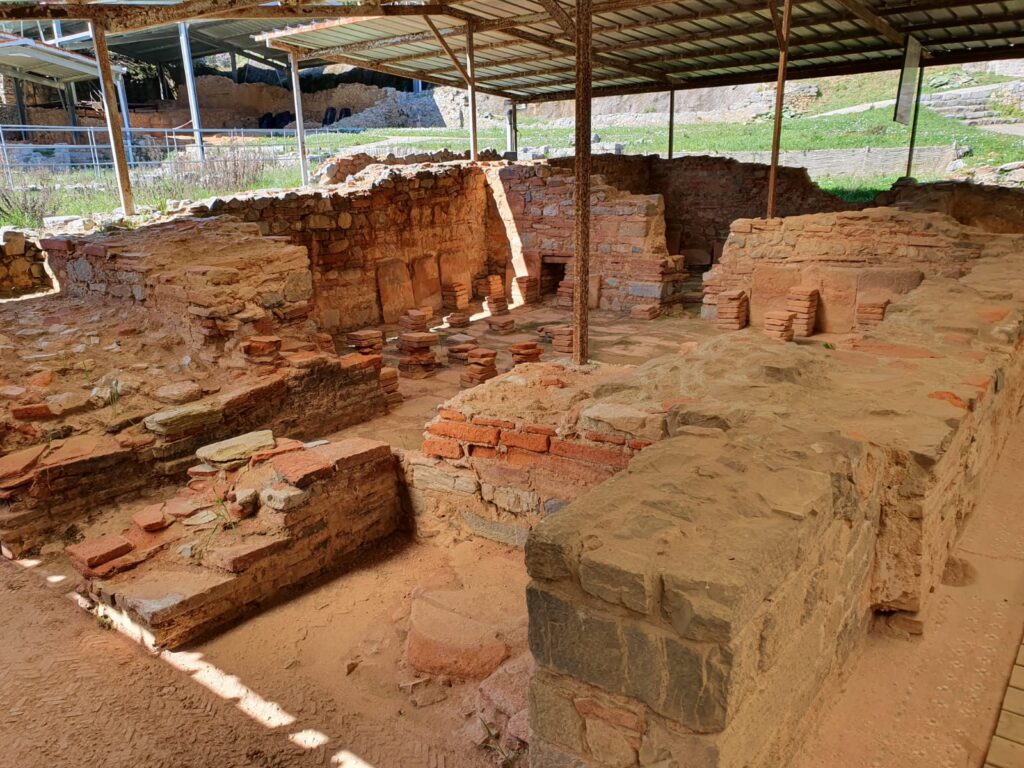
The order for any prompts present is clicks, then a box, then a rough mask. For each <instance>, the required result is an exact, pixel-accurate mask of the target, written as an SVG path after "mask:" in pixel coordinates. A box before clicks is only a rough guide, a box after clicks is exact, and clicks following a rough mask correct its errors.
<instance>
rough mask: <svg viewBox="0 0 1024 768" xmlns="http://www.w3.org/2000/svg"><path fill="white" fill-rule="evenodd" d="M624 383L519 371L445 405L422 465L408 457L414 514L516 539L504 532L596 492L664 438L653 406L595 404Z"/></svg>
mask: <svg viewBox="0 0 1024 768" xmlns="http://www.w3.org/2000/svg"><path fill="white" fill-rule="evenodd" d="M631 373H632V372H631V371H630V370H629V369H623V368H619V367H617V366H600V367H596V368H594V369H592V370H587V371H582V372H581V371H574V370H569V369H566V368H565V366H562V365H558V364H544V363H538V364H530V365H519V366H517V367H516V368H515V373H514V375H512V374H509V375H506V376H499V377H497V378H495V379H491V380H490V381H488V382H486V383H485V384H483V385H480V386H478V387H474V388H473V389H471V390H467V391H466V392H463V393H461V394H459V395H458V396H456V397H455V398H453V399H451V400H449V401H447V402H445V403H443V404H442V405H441V406H440V407H439V409H438V415H437V417H436V418H435V419H433V420H432V421H431V422H430V423H429V424H428V425H427V427H426V431H425V432H424V435H423V437H424V440H423V445H422V449H421V453H422V455H420V456H417V455H413V454H410V455H409V473H408V482H409V486H410V493H411V496H412V498H413V505H414V508H415V509H416V510H417V511H418V512H419V513H420V514H429V515H432V516H438V515H441V516H444V515H446V514H448V513H449V512H451V511H455V512H457V513H458V514H460V515H461V516H462V517H461V522H462V523H463V524H466V525H469V526H470V528H472V529H478V528H479V527H480V526H481V525H482V526H485V527H486V526H487V525H488V523H489V522H493V523H498V524H501V525H503V526H505V534H504V535H506V536H508V535H511V536H512V537H513V538H514V537H515V536H516V535H517V534H516V533H515V532H514V531H513V532H511V533H510V532H509V528H517V529H519V531H520V532H522V531H525V530H527V529H528V528H529V527H531V526H532V525H533V524H535V523H536V522H537V521H538V520H540V519H541V518H542V517H543V516H544V515H546V514H549V513H551V512H554V511H556V510H558V509H560V508H561V507H563V506H565V505H566V504H567V503H569V502H570V501H572V500H574V499H576V498H578V497H579V496H581V495H582V494H584V493H586V492H587V491H588V490H590V489H591V488H593V487H595V486H597V485H599V484H600V483H603V482H604V481H605V480H607V479H608V478H609V477H611V476H612V475H614V474H615V473H616V472H619V471H621V470H622V469H624V468H625V467H626V465H627V464H628V463H629V461H630V459H631V458H632V457H633V456H635V455H637V454H638V453H639V452H640V451H642V450H643V449H645V448H646V447H648V446H649V445H651V444H652V443H653V442H654V441H656V440H658V439H660V438H661V436H662V434H663V431H664V415H663V413H662V412H661V407H660V403H655V402H642V401H636V402H631V403H629V404H626V403H614V402H609V401H607V399H605V398H600V397H596V396H595V392H597V391H599V390H600V388H601V387H604V386H607V387H610V388H614V386H615V382H620V381H622V380H623V379H624V378H628V377H629V376H630V375H631ZM481 521H485V522H481ZM494 530H498V528H495V529H494Z"/></svg>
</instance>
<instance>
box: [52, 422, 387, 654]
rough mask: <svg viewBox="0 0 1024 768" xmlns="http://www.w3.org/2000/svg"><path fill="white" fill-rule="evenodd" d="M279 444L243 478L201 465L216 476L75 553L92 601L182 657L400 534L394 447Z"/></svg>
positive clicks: (254, 460)
mask: <svg viewBox="0 0 1024 768" xmlns="http://www.w3.org/2000/svg"><path fill="white" fill-rule="evenodd" d="M271 445H272V446H273V447H270V448H266V449H264V450H262V451H261V452H259V453H256V454H255V455H252V457H251V458H250V457H245V458H246V459H247V460H248V463H247V464H246V466H244V467H243V468H242V469H241V470H238V471H237V472H235V471H228V472H227V473H221V474H217V473H216V470H213V469H210V470H204V469H203V468H202V467H200V468H199V470H198V471H200V472H204V471H210V472H212V473H213V476H211V477H209V478H207V479H205V480H200V481H198V482H195V481H194V482H193V483H190V485H189V487H187V488H183V489H181V490H180V491H179V492H178V493H177V494H176V495H175V496H172V497H171V498H169V499H168V500H167V501H166V502H162V503H158V504H153V505H149V506H147V507H143V508H141V509H140V510H139V511H138V512H137V513H136V515H135V522H133V523H132V525H131V526H130V527H129V528H127V529H126V530H125V531H124V533H123V534H122V535H120V536H113V537H111V536H108V537H104V538H103V539H99V540H86V541H85V542H84V543H82V544H78V545H75V546H73V547H69V548H68V555H69V557H71V559H72V562H73V563H74V564H75V567H76V568H78V569H79V570H80V571H81V572H82V573H83V575H85V576H86V577H87V579H88V594H89V596H90V597H91V598H92V599H94V600H95V601H97V602H99V603H101V604H102V605H104V606H108V607H110V608H112V609H114V610H117V611H121V612H123V613H124V614H126V615H127V616H128V617H129V618H130V619H132V620H133V621H134V622H136V623H137V624H138V625H140V626H141V627H142V628H143V629H144V630H145V631H147V632H148V633H149V634H151V635H152V639H153V642H154V643H155V644H156V645H158V646H164V647H176V646H179V645H181V644H182V643H185V642H188V641H190V640H194V639H196V638H198V637H201V636H203V635H206V634H209V632H211V631H212V630H213V629H215V628H217V627H220V626H222V625H223V624H225V623H227V622H229V621H232V620H235V619H237V618H239V617H241V616H243V615H245V614H247V613H250V612H252V611H253V610H255V609H256V608H257V607H258V606H260V605H261V604H263V603H266V602H268V601H270V600H273V599H274V598H275V597H278V596H280V595H281V594H282V593H283V592H284V591H286V590H288V589H289V588H292V587H295V586H298V585H300V584H303V583H306V582H309V581H310V580H312V579H315V578H317V577H319V576H322V575H324V574H328V573H330V572H332V571H336V570H338V568H340V567H343V566H344V565H345V564H346V563H349V562H351V558H352V555H353V554H354V553H355V552H357V551H358V550H360V549H362V548H365V547H366V546H367V545H369V544H371V543H373V542H375V541H378V540H380V539H382V538H384V537H386V536H388V535H390V534H392V533H394V532H395V531H396V530H398V529H399V528H400V527H401V523H402V518H401V504H400V502H399V493H398V477H397V474H396V471H395V465H396V462H395V459H394V458H393V456H392V455H391V449H390V447H389V446H388V445H386V444H385V443H380V442H377V441H374V440H364V439H349V440H342V441H339V442H335V443H326V444H320V445H315V446H314V445H311V446H303V444H301V443H296V442H294V441H287V440H286V441H280V440H278V441H276V445H274V441H273V440H271ZM200 519H202V520H206V522H200ZM140 523H141V525H140ZM143 525H145V526H148V527H149V528H150V530H146V529H145V528H143V527H142V526H143ZM119 553H120V554H119ZM111 555H113V556H111Z"/></svg>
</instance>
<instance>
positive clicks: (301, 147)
mask: <svg viewBox="0 0 1024 768" xmlns="http://www.w3.org/2000/svg"><path fill="white" fill-rule="evenodd" d="M288 63H289V64H291V71H292V99H293V100H294V102H295V139H296V143H297V144H298V151H299V175H300V177H301V179H302V186H304V187H307V186H309V163H307V162H306V122H305V120H304V119H303V117H302V89H301V88H300V87H299V57H298V56H296V55H295V54H294V53H290V54H288Z"/></svg>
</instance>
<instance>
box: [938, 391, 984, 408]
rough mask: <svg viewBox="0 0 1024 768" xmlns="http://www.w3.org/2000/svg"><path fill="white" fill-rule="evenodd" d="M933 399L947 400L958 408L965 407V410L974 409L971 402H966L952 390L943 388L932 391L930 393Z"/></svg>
mask: <svg viewBox="0 0 1024 768" xmlns="http://www.w3.org/2000/svg"><path fill="white" fill-rule="evenodd" d="M928 397H930V398H931V399H932V400H945V401H946V402H947V403H949V404H950V405H952V406H955V407H957V408H963V409H964V410H965V411H970V410H973V409H972V408H971V404H970V403H969V402H964V400H963V399H962V398H960V397H959V396H958V395H956V394H954V393H952V392H946V391H943V390H940V391H937V392H932V393H930V394H929V395H928Z"/></svg>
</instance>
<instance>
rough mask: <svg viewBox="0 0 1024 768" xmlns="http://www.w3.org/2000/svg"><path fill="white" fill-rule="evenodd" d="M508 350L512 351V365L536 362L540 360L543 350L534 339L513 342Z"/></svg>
mask: <svg viewBox="0 0 1024 768" xmlns="http://www.w3.org/2000/svg"><path fill="white" fill-rule="evenodd" d="M509 351H510V352H511V353H512V364H513V365H519V364H520V363H536V362H537V361H538V360H540V355H541V352H543V350H542V349H541V348H540V346H539V345H538V344H537V342H536V341H522V342H520V343H518V344H513V345H512V346H511V347H510V348H509Z"/></svg>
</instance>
